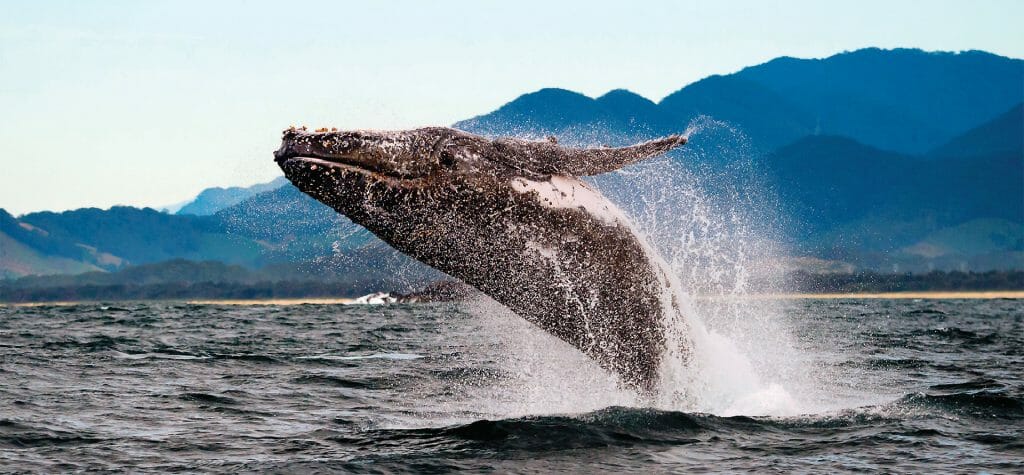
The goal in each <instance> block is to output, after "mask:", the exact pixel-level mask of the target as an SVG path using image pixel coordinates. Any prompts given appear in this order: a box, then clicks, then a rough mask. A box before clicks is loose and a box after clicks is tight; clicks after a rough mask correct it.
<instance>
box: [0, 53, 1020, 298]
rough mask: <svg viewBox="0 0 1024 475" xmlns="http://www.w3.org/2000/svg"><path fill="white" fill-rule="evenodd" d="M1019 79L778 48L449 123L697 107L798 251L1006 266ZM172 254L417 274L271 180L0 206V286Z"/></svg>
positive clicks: (979, 64) (873, 261)
mask: <svg viewBox="0 0 1024 475" xmlns="http://www.w3.org/2000/svg"><path fill="white" fill-rule="evenodd" d="M1021 84H1024V62H1022V61H1021V60H1019V59H1010V58H1003V57H1000V56H996V55H992V54H989V53H984V52H977V51H971V52H963V53H926V52H922V51H919V50H879V49H866V50H859V51H855V52H850V53H842V54H838V55H835V56H832V57H829V58H825V59H811V60H804V59H794V58H779V59H776V60H772V61H769V62H767V63H764V64H761V65H758V66H753V67H750V68H746V69H743V70H741V71H739V72H737V73H734V74H729V75H721V76H711V77H708V78H705V79H703V80H701V81H697V82H695V83H693V84H690V85H688V86H686V87H684V88H682V89H680V90H678V91H676V92H674V93H673V94H670V95H669V96H667V97H665V98H664V99H662V100H661V101H660V102H659V103H655V102H652V101H650V100H648V99H646V98H643V97H641V96H639V95H637V94H635V93H632V92H629V91H626V90H622V89H617V90H613V91H610V92H609V93H607V94H605V95H603V96H600V97H598V98H596V99H594V98H589V97H587V96H584V95H582V94H579V93H575V92H572V91H567V90H563V89H542V90H540V91H537V92H533V93H529V94H525V95H523V96H520V97H519V98H517V99H515V100H513V101H511V102H509V103H508V104H505V105H503V106H502V107H500V108H498V109H497V110H495V111H493V112H491V113H488V114H484V115H481V116H478V117H474V118H472V119H469V120H466V121H462V122H459V123H457V124H455V126H456V127H459V128H462V129H465V130H468V131H470V132H476V133H482V134H487V135H516V136H528V137H538V138H539V137H542V136H545V135H556V136H558V137H559V139H560V141H561V142H562V143H566V144H570V145H573V144H623V143H630V142H634V141H637V140H640V139H643V138H648V137H652V136H656V135H661V134H665V133H671V132H679V131H681V130H683V128H685V127H686V126H687V124H688V123H689V122H690V120H692V119H693V118H694V117H696V116H698V115H709V116H711V117H714V118H716V119H721V120H725V121H728V122H730V123H732V124H735V125H736V126H738V127H739V129H740V130H742V131H743V132H744V133H746V134H747V135H749V137H750V140H751V143H752V145H753V146H754V148H755V155H757V157H758V163H759V166H761V167H762V168H763V171H764V172H765V173H766V174H767V176H770V177H771V178H772V180H774V182H775V183H776V184H777V185H778V189H779V191H780V195H781V196H782V199H783V201H782V206H783V207H784V208H785V210H786V212H787V213H790V214H791V215H792V216H794V217H795V218H796V221H797V222H798V223H800V227H799V229H794V230H792V233H793V235H792V240H793V244H794V249H796V250H797V251H798V252H800V253H802V255H806V256H811V257H817V258H823V259H828V260H832V261H839V262H845V263H849V264H850V265H851V266H853V267H856V268H861V269H882V270H885V271H891V270H893V269H899V270H904V269H911V270H928V269H931V268H944V269H980V270H986V269H1003V268H1018V269H1019V268H1024V236H1022V234H1024V231H1022V228H1021V226H1022V225H1024V210H1022V207H1024V200H1022V199H1021V197H1022V196H1024V191H1022V189H1021V188H1022V186H1024V171H1022V169H1024V151H1022V144H1024V137H1022V135H1024V125H1022V122H1024V115H1022V114H1024V111H1022V105H1021V104H1022V102H1024V97H1022V96H1024V88H1022V87H1021ZM699 140H700V141H703V142H708V143H698V142H697V141H694V143H693V144H692V146H694V147H705V148H706V149H708V150H714V149H715V147H716V146H717V145H716V143H715V140H717V139H716V138H715V137H711V136H708V135H702V136H701V137H700V138H699ZM702 158H703V159H707V160H712V161H713V160H714V157H713V156H712V155H708V156H702ZM712 164H713V163H712ZM171 259H190V260H194V261H218V262H222V263H225V264H228V265H237V266H243V267H245V268H248V269H257V268H267V267H268V266H279V267H274V268H275V269H285V268H287V269H292V270H289V271H287V272H293V271H294V272H308V273H310V274H311V275H314V276H316V275H321V274H323V273H332V272H333V273H345V272H354V273H363V274H366V275H385V274H389V273H394V268H395V267H396V266H397V267H398V268H402V269H415V272H423V271H424V269H423V267H422V266H421V265H418V264H416V263H414V262H411V261H410V260H409V259H407V258H404V257H403V256H401V255H400V254H398V253H397V252H395V251H394V250H392V249H390V248H388V247H387V246H386V245H384V244H383V243H382V242H381V241H379V240H378V239H376V238H375V237H374V236H373V235H372V234H370V233H369V232H367V231H366V230H364V229H362V228H361V227H359V226H356V225H354V224H353V223H352V222H351V221H349V220H348V219H347V218H345V217H344V216H341V215H339V214H337V213H335V212H334V211H333V210H331V209H329V208H327V207H325V206H323V205H321V204H320V203H318V202H316V201H315V200H313V199H311V198H309V197H307V196H306V195H304V194H302V193H301V192H299V191H298V190H297V189H295V188H294V187H293V186H291V185H289V184H286V182H285V180H284V179H283V178H279V179H277V180H274V181H273V182H270V183H268V184H262V185H256V186H253V187H248V188H237V187H236V188H228V189H219V188H218V189H209V190H204V192H202V193H200V195H199V196H197V198H196V200H194V201H193V202H192V203H190V204H189V205H186V207H184V208H182V210H181V211H179V214H177V215H170V214H166V213H160V212H158V211H155V210H152V209H137V208H130V207H114V208H111V209H110V210H106V211H104V210H99V209H95V208H86V209H80V210H74V211H68V212H64V213H50V212H41V213H30V214H27V215H24V216H20V217H14V216H11V215H10V214H9V213H6V212H4V211H2V210H0V278H4V277H18V276H23V275H30V274H53V273H56V274H70V273H80V272H86V271H96V270H116V269H120V268H123V267H125V266H129V265H144V264H149V263H155V262H160V261H165V260H171ZM297 264H301V265H297ZM280 266H284V267H280ZM417 266H418V267H417ZM296 269H302V270H296ZM277 272H285V270H278V271H277ZM403 272H404V271H403Z"/></svg>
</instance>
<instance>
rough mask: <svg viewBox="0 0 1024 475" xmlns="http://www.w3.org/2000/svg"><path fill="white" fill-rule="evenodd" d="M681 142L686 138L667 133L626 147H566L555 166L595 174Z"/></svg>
mask: <svg viewBox="0 0 1024 475" xmlns="http://www.w3.org/2000/svg"><path fill="white" fill-rule="evenodd" d="M685 143H686V137H683V136H682V135H669V136H668V137H662V138H660V139H655V140H651V141H648V142H643V143H639V144H636V145H631V146H629V147H620V148H605V147H601V148H586V149H567V150H566V157H565V159H564V160H563V161H562V162H561V163H559V164H558V168H560V169H561V170H560V171H561V172H562V173H565V174H569V175H576V176H584V175H598V174H601V173H608V172H611V171H615V170H618V169H620V168H622V167H624V166H626V165H631V164H634V163H636V162H639V161H641V160H646V159H648V158H653V157H656V156H658V155H661V154H663V153H665V152H668V151H669V150H672V149H673V148H676V147H678V146H680V145H683V144H685Z"/></svg>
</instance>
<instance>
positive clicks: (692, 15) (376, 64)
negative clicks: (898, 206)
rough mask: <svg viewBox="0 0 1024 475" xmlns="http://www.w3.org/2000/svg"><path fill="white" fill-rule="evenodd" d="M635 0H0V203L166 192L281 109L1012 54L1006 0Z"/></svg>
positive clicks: (1013, 8) (263, 151) (208, 176)
mask: <svg viewBox="0 0 1024 475" xmlns="http://www.w3.org/2000/svg"><path fill="white" fill-rule="evenodd" d="M640 3H641V2H625V1H622V2H615V3H612V4H603V3H601V2H596V1H585V2H556V1H551V0H546V1H541V2H531V1H521V0H518V1H503V2H482V1H479V0H477V1H460V2H435V1H408V2H401V1H373V2H370V1H360V2H351V3H348V2H344V3H343V2H323V3H317V2H312V1H307V2H282V1H275V2H255V1H253V2H227V1H202V2H187V1H181V0H174V1H167V2H157V1H124V2H117V1H103V2H99V1H96V2H89V1H81V0H79V1H68V2H48V1H29V0H25V1H20V2H19V1H2V0H0V8H2V11H3V15H2V17H0V119H2V122H0V123H2V127H0V151H2V158H0V164H2V169H0V207H2V208H6V209H7V210H9V211H11V212H13V213H15V214H20V213H24V212H28V211H34V210H42V209H52V210H63V209H69V208H78V207H84V206H97V207H102V208H106V207H109V206H111V205H113V204H132V205H148V206H158V205H166V204H171V203H174V202H178V201H182V200H185V199H188V198H190V197H192V196H194V195H195V193H197V192H198V191H199V190H201V189H202V188H205V187H209V186H227V185H248V184H252V183H256V182H260V181H266V180H269V179H272V178H273V177H275V176H277V175H278V173H279V172H278V170H277V168H276V166H274V164H273V163H272V161H271V152H272V151H273V150H274V149H275V148H277V146H278V144H279V139H280V131H281V130H282V129H283V128H285V127H287V126H288V125H290V124H307V125H310V126H319V125H327V126H337V127H343V128H384V129H397V128H409V127H415V126H423V125H448V124H451V123H452V122H455V121H458V120H461V119H465V118H469V117H472V116H474V115H478V114H482V113H486V112H489V111H491V110H493V109H495V108H497V107H498V106H500V105H502V104H503V103H505V102H508V101H509V100H512V99H513V98H515V97H516V96H518V95H519V94H522V93H525V92H531V91H534V90H536V89H539V88H542V87H563V88H567V89H572V90H576V91H580V92H583V93H584V94H587V95H591V96H596V95H600V94H603V93H605V92H607V91H608V90H611V89H615V88H620V87H624V88H627V89H630V90H633V91H636V92H638V93H640V94H642V95H644V96H646V97H649V98H651V99H653V100H656V101H657V100H659V99H661V98H662V97H664V96H666V95H668V94H669V93H671V92H673V91H675V90H677V89H679V88H681V87H682V86H685V85H686V84H688V83H691V82H693V81H695V80H698V79H700V78H702V77H704V76H707V75H710V74H716V73H730V72H734V71H736V70H739V69H740V68H742V67H744V66H749V65H753V64H757V63H760V62H764V61H766V60H769V59H771V58H774V57H776V56H781V55H788V56H796V57H824V56H829V55H831V54H834V53H836V52H840V51H843V50H853V49H858V48H862V47H867V46H879V47H884V48H891V47H918V48H924V49H927V50H952V51H958V50H965V49H983V50H987V51H991V52H994V53H997V54H1001V55H1005V56H1011V57H1017V58H1020V57H1024V28H1021V19H1022V18H1024V1H1021V0H1008V1H972V2H968V1H959V2H943V1H897V0H884V1H865V0H857V1H850V2H844V3H843V5H840V4H839V3H840V2H836V1H828V2H824V1H778V2H771V1H763V0H762V1H750V2H740V1H736V2H726V1H719V0H703V1H699V2H682V1H680V2H642V4H640ZM289 4H290V5H293V6H289Z"/></svg>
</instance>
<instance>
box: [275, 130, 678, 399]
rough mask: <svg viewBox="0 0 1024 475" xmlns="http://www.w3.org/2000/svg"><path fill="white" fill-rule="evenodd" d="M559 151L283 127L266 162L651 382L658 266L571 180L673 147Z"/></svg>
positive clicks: (660, 302) (631, 376)
mask: <svg viewBox="0 0 1024 475" xmlns="http://www.w3.org/2000/svg"><path fill="white" fill-rule="evenodd" d="M685 143H686V138H685V137H683V136H680V135H672V136H668V137H664V138H660V139H657V140H651V141H648V142H644V143H640V144H637V145H633V146H629V147H622V148H610V147H598V148H586V149H583V148H569V147H563V146H560V145H558V144H557V141H555V140H550V139H549V140H547V141H528V140H521V139H514V138H498V139H494V140H492V139H488V138H485V137H482V136H478V135H474V134H470V133H467V132H463V131H460V130H455V129H451V128H445V127H428V128H421V129H415V130H406V131H388V132H378V131H336V130H327V129H318V130H317V131H315V132H307V131H306V130H305V129H304V128H303V129H295V128H290V129H288V130H286V131H284V137H283V140H282V144H281V148H280V149H279V150H277V151H276V152H275V153H274V157H275V161H276V162H277V163H278V165H279V166H280V167H281V169H282V171H283V172H284V174H285V176H286V177H287V178H288V179H289V180H291V182H292V183H293V184H294V185H295V186H296V187H298V188H299V189H300V190H302V191H303V192H305V193H306V194H308V195H310V196H312V197H313V198H315V199H317V200H319V201H321V202H323V203H324V204H326V205H328V206H330V207H332V208H334V209H335V210H337V211H338V212H340V213H342V214H344V215H345V216H348V217H349V218H350V219H351V220H352V221H353V222H355V223H357V224H359V225H361V226H363V227H365V228H366V229H368V230H370V231H371V232H372V233H374V234H375V235H377V236H378V237H380V238H381V239H382V240H384V241H385V242H387V243H388V244H390V245H391V246H392V247H394V248H395V249H397V250H399V251H401V252H403V253H405V254H407V255H409V256H411V257H413V258H415V259H417V260H419V261H421V262H423V263H425V264H427V265H430V266H432V267H434V268H436V269H438V270H440V271H442V272H444V273H446V274H448V275H451V276H453V277H456V278H458V279H461V280H462V281H463V282H465V283H467V284H469V285H471V286H473V287H475V288H476V289H478V290H480V291H481V292H483V293H484V294H486V295H488V296H490V297H491V298H493V299H494V300H496V301H497V302H499V303H500V304H502V305H504V306H506V307H508V308H509V309H511V310H512V311H513V312H514V313H515V314H517V315H519V316H520V317H522V318H525V319H526V320H527V321H529V322H531V323H533V324H535V325H536V326H538V327H540V328H541V329H543V330H545V331H547V332H549V333H551V334H553V335H554V336H556V337H558V338H560V339H562V340H563V341H565V342H567V343H569V344H570V345H572V346H574V347H576V348H577V349H579V350H580V351H582V352H583V353H584V354H586V355H587V356H589V357H590V358H592V359H593V360H595V361H596V362H597V363H598V364H599V365H600V366H602V367H603V368H605V369H606V370H608V371H610V372H612V373H614V374H615V375H617V376H618V377H619V381H620V382H621V383H623V384H624V385H625V386H627V387H631V388H633V389H635V390H637V391H639V392H641V393H650V392H651V391H652V390H653V387H654V385H655V384H656V382H657V380H658V370H659V365H660V361H661V358H662V354H663V352H664V350H665V345H666V343H665V342H666V337H665V328H664V325H665V318H666V315H667V313H668V312H671V311H673V308H672V307H676V309H675V310H678V304H677V303H675V302H674V301H673V298H672V297H671V293H670V292H669V291H667V290H666V289H668V288H669V287H670V285H671V282H670V280H669V277H668V274H667V271H666V270H665V266H664V264H663V263H662V261H661V260H660V258H658V257H657V256H656V254H655V253H654V252H653V251H652V250H651V248H650V247H649V246H648V245H647V244H646V243H645V242H644V241H643V239H642V238H640V237H639V236H637V234H636V233H635V232H634V230H633V227H632V226H631V223H630V221H629V219H628V218H627V217H626V216H625V215H624V214H623V213H622V212H621V211H620V210H619V209H618V208H617V207H616V206H615V205H614V204H612V203H611V202H610V201H609V200H607V199H606V198H605V197H604V196H602V195H601V194H600V193H599V192H598V191H597V190H595V189H594V188H592V187H591V186H589V185H588V184H587V183H585V182H584V181H582V180H581V179H580V178H579V177H582V176H589V175H596V174H600V173H605V172H610V171H613V170H616V169H619V168H621V167H623V166H626V165H629V164H631V163H635V162H638V161H640V160H644V159H646V158H650V157H653V156H657V155H660V154H662V153H665V152H666V151H668V150H670V149H672V148H674V147H676V146H679V145H682V144H685Z"/></svg>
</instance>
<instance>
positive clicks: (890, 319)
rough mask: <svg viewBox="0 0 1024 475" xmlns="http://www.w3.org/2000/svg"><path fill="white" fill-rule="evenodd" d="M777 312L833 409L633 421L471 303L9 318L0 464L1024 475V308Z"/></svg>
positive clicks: (651, 416) (867, 305) (659, 415)
mask: <svg viewBox="0 0 1024 475" xmlns="http://www.w3.org/2000/svg"><path fill="white" fill-rule="evenodd" d="M782 305H783V307H784V312H783V314H784V315H785V316H786V318H787V319H789V320H790V322H791V325H790V327H791V328H792V332H793V334H794V341H796V342H797V343H796V345H797V347H798V348H796V351H798V352H799V353H800V354H803V355H806V359H807V361H806V364H807V365H808V366H809V367H814V368H816V369H817V370H819V371H822V374H826V375H828V378H827V380H822V383H821V385H822V387H821V388H819V391H818V394H816V395H815V397H814V398H815V400H816V401H818V404H819V405H820V406H821V407H822V408H824V409H821V410H819V411H808V412H812V413H808V414H793V415H788V416H747V415H732V416H728V417H726V416H716V415H712V414H707V413H700V412H692V411H672V410H665V409H660V410H659V409H651V408H646V409H645V408H638V407H626V406H628V405H629V404H625V405H623V404H621V403H618V401H622V396H621V395H604V394H601V391H605V389H602V388H603V387H606V386H601V385H597V387H595V388H594V389H592V390H587V389H586V388H583V389H581V388H580V386H579V385H580V381H578V380H577V381H569V380H571V379H572V378H573V377H574V376H573V375H577V374H584V373H587V372H588V371H590V372H593V369H592V368H591V369H586V368H581V365H582V366H585V365H586V363H585V362H584V363H580V362H579V361H578V359H572V357H571V355H570V356H566V355H568V354H569V353H567V352H565V351H564V350H558V349H552V350H551V351H550V352H548V351H547V350H546V348H545V346H556V345H552V344H551V343H550V342H542V343H541V344H539V346H538V345H535V346H533V347H531V348H532V349H531V350H522V349H521V348H518V349H517V348H516V347H514V345H513V346H510V345H509V343H508V342H509V341H515V340H516V339H530V338H536V336H535V334H534V333H531V332H530V331H529V329H527V328H526V327H523V326H515V325H513V326H511V327H501V326H500V325H499V326H494V325H493V324H491V323H487V318H482V317H479V316H477V314H478V313H479V312H478V311H476V312H470V311H467V309H466V307H456V306H445V305H419V306H410V305H395V306H378V307H356V306H348V307H346V306H336V305H301V306H220V305H190V304H175V303H153V302H143V303H119V304H110V305H76V306H41V307H18V308H15V307H0V411H2V412H0V467H2V470H3V471H14V472H20V471H39V472H65V471H76V470H119V471H120V470H124V471H158V472H169V471H188V472H194V471H228V472H237V471H257V472H266V471H283V472H306V471H312V470H318V471H327V472H395V471H398V472H405V471H419V472H443V471H451V470H469V471H499V472H507V471H517V472H531V471H542V472H547V471H568V472H593V471H614V472H629V471H635V472H666V471H710V472H738V471H757V472H773V471H779V472H788V471H799V472H834V471H872V472H874V471H886V472H935V471H942V472H961V473H974V472H991V473H1021V472H1022V467H1024V466H1022V464H1024V366H1022V363H1024V311H1022V305H1021V302H1020V301H1014V300H976V301H968V300H945V301H943V300H925V301H909V300H900V301H895V300H892V301H888V300H859V301H858V300H822V301H792V302H784V303H783V304H782ZM481 321H483V323H481ZM496 330H497V331H496ZM496 332H497V333H502V334H501V335H495V334H494V333H496ZM521 353H529V354H525V355H524V354H521ZM548 353H550V354H548ZM755 359H756V355H755ZM510 361H518V363H516V364H514V365H513V364H510V363H509V362H510ZM524 361H525V363H524ZM531 365H532V366H531ZM552 366H554V367H559V368H560V369H558V370H557V371H555V373H554V374H555V377H550V375H549V377H547V379H544V377H539V376H537V374H541V373H544V371H547V370H550V368H549V367H552ZM558 371H562V372H561V373H559V372H558ZM535 373H536V374H535ZM598 373H599V372H598ZM559 375H561V376H559ZM537 378H540V379H537ZM538 381H539V383H538ZM563 381H564V384H565V387H562V385H563ZM583 382H584V383H585V382H586V381H585V378H584V381H583ZM531 385H532V386H531ZM793 392H794V394H793V397H794V398H797V399H799V398H801V397H804V396H806V394H804V393H806V392H807V391H793ZM829 398H832V401H831V406H830V405H829V401H828V399H829ZM823 400H824V401H825V403H822V402H821V401H823ZM538 401H540V402H538ZM545 401H547V402H545ZM616 404H618V405H616ZM545 405H547V406H545ZM572 409H576V410H572Z"/></svg>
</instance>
